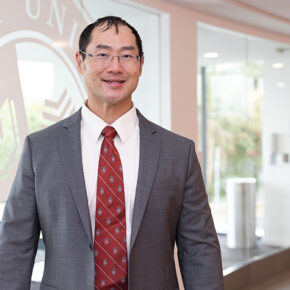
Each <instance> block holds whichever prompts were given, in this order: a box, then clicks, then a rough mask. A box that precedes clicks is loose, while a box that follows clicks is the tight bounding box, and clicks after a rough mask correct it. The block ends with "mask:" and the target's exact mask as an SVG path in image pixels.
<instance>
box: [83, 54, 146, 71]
mask: <svg viewBox="0 0 290 290" xmlns="http://www.w3.org/2000/svg"><path fill="white" fill-rule="evenodd" d="M80 53H82V54H84V55H87V56H89V57H91V58H92V60H93V61H94V63H95V65H98V66H108V65H110V63H111V62H112V60H113V58H114V57H117V58H118V60H119V62H120V64H121V65H123V66H127V67H129V66H133V65H136V64H137V63H140V55H131V54H128V53H127V54H124V55H111V54H109V53H103V52H102V53H98V54H96V55H93V54H91V53H87V52H85V51H83V50H80Z"/></svg>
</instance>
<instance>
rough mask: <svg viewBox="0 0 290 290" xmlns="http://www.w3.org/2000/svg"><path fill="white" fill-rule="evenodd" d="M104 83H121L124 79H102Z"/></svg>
mask: <svg viewBox="0 0 290 290" xmlns="http://www.w3.org/2000/svg"><path fill="white" fill-rule="evenodd" d="M103 81H104V82H105V83H107V84H110V85H120V84H123V83H124V82H125V81H124V80H117V79H116V80H115V79H113V80H103Z"/></svg>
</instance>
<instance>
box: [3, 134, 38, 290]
mask: <svg viewBox="0 0 290 290" xmlns="http://www.w3.org/2000/svg"><path fill="white" fill-rule="evenodd" d="M39 231H40V230H39V221H38V215H37V209H36V201H35V190H34V171H33V166H32V158H31V150H30V142H29V138H28V137H27V138H26V140H25V144H24V149H23V153H22V156H21V160H20V163H19V167H18V170H17V174H16V177H15V180H14V183H13V186H12V189H11V192H10V195H9V198H8V200H7V202H6V206H5V210H4V215H3V220H2V223H1V225H0V261H1V262H0V289H9V290H20V289H21V290H26V289H27V290H28V289H30V280H31V275H32V269H33V265H34V259H35V254H36V251H37V245H38V239H39Z"/></svg>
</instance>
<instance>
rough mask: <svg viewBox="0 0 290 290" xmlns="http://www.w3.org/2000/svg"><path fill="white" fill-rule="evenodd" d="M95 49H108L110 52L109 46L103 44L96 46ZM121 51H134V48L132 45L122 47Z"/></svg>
mask: <svg viewBox="0 0 290 290" xmlns="http://www.w3.org/2000/svg"><path fill="white" fill-rule="evenodd" d="M96 48H97V49H108V50H112V47H111V46H109V45H105V44H98V45H97V46H96ZM120 50H121V51H124V50H136V48H135V47H134V46H133V45H128V46H122V47H121V48H120Z"/></svg>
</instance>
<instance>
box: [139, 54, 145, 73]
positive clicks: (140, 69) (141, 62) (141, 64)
mask: <svg viewBox="0 0 290 290" xmlns="http://www.w3.org/2000/svg"><path fill="white" fill-rule="evenodd" d="M143 64H144V56H142V58H141V60H140V67H139V76H141V74H142V69H143Z"/></svg>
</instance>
